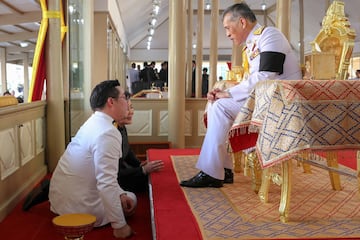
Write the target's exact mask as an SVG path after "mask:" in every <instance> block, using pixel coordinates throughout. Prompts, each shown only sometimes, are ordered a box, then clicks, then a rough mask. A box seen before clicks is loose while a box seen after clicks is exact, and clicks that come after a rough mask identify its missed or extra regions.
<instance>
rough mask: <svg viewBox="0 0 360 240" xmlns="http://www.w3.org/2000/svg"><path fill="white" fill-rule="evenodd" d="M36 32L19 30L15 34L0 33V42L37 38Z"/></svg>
mask: <svg viewBox="0 0 360 240" xmlns="http://www.w3.org/2000/svg"><path fill="white" fill-rule="evenodd" d="M37 36H38V32H37V31H36V32H21V33H15V34H1V35H0V42H11V41H24V40H29V39H32V38H37Z"/></svg>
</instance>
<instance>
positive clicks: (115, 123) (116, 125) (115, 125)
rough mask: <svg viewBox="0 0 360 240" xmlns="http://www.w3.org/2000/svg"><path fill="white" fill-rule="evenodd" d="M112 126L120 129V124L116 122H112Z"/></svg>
mask: <svg viewBox="0 0 360 240" xmlns="http://www.w3.org/2000/svg"><path fill="white" fill-rule="evenodd" d="M112 124H113V125H114V127H116V128H118V127H119V124H118V123H117V122H116V121H115V120H114V121H113V122H112Z"/></svg>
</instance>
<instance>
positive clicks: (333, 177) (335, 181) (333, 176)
mask: <svg viewBox="0 0 360 240" xmlns="http://www.w3.org/2000/svg"><path fill="white" fill-rule="evenodd" d="M326 161H327V165H328V167H331V168H338V167H339V164H338V159H337V152H336V151H330V152H327V153H326ZM329 176H330V182H331V186H332V188H333V189H334V190H337V191H340V190H341V189H342V187H341V183H340V175H339V174H338V173H336V172H333V171H329Z"/></svg>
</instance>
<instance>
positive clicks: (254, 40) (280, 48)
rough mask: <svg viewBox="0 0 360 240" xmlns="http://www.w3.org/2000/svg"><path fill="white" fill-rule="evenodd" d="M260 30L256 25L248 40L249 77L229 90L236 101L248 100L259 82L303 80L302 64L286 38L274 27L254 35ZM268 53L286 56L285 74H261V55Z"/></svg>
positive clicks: (259, 26)
mask: <svg viewBox="0 0 360 240" xmlns="http://www.w3.org/2000/svg"><path fill="white" fill-rule="evenodd" d="M259 28H261V25H260V24H256V25H255V27H254V28H253V30H252V31H251V33H250V34H249V36H248V37H247V39H246V48H247V51H248V52H247V57H248V61H249V65H250V69H249V77H248V78H247V79H246V80H243V81H242V82H240V83H239V84H238V85H236V86H234V87H232V88H229V90H228V91H229V92H230V94H231V96H232V97H233V98H234V99H235V100H236V101H243V100H245V99H247V98H248V97H249V95H250V93H251V91H252V90H253V89H254V87H255V85H256V83H257V82H259V81H262V80H277V79H289V80H290V79H292V80H300V79H302V77H301V71H300V64H299V63H298V60H297V57H296V55H295V54H294V52H293V50H292V49H291V46H290V44H289V42H288V41H287V39H286V37H285V36H284V35H283V34H282V33H281V32H280V31H279V30H278V29H277V28H274V27H266V28H265V29H264V30H263V31H262V33H261V34H254V32H255V31H256V30H258V29H259ZM267 51H271V52H280V53H283V54H285V55H286V57H285V62H284V72H283V74H281V75H278V74H277V73H275V72H267V71H261V72H259V65H260V53H261V52H267Z"/></svg>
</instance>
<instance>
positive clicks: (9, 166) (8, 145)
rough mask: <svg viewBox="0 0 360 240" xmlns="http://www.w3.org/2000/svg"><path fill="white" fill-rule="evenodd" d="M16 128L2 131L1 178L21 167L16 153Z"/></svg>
mask: <svg viewBox="0 0 360 240" xmlns="http://www.w3.org/2000/svg"><path fill="white" fill-rule="evenodd" d="M16 141H17V138H16V129H15V128H9V129H6V130H3V131H1V132H0V142H1V144H0V170H1V172H0V174H1V180H4V179H5V178H6V177H8V176H10V175H11V174H12V173H14V172H15V171H16V170H17V169H18V168H19V161H18V157H17V155H16V152H17V151H16V146H17V143H16Z"/></svg>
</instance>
